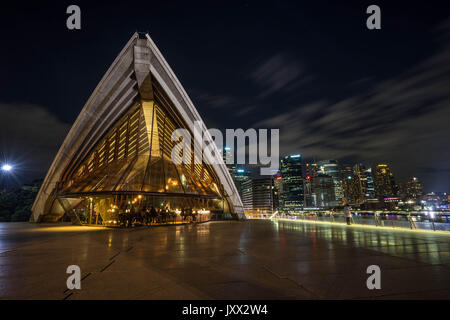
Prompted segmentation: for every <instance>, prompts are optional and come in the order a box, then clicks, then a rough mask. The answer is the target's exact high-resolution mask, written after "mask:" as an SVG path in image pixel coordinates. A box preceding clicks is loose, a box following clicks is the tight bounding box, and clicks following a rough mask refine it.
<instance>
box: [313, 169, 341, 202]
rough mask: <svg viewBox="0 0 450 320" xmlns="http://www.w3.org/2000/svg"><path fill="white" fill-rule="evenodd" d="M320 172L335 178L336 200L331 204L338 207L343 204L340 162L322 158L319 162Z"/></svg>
mask: <svg viewBox="0 0 450 320" xmlns="http://www.w3.org/2000/svg"><path fill="white" fill-rule="evenodd" d="M318 164H319V166H320V172H321V173H322V174H325V175H327V176H330V177H331V178H332V179H333V189H334V199H335V200H334V202H333V203H330V206H332V207H336V206H340V205H342V186H341V173H340V170H339V163H338V162H337V160H322V161H319V162H318Z"/></svg>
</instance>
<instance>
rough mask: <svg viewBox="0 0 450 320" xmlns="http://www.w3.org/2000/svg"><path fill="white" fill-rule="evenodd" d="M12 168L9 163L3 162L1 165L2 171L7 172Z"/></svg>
mask: <svg viewBox="0 0 450 320" xmlns="http://www.w3.org/2000/svg"><path fill="white" fill-rule="evenodd" d="M12 168H13V167H12V166H11V165H9V164H4V165H2V171H6V172H8V171H11V170H12Z"/></svg>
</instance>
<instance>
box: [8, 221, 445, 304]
mask: <svg viewBox="0 0 450 320" xmlns="http://www.w3.org/2000/svg"><path fill="white" fill-rule="evenodd" d="M69 265H78V266H80V268H81V271H82V272H81V273H82V278H83V280H82V282H81V286H82V289H81V290H72V291H69V290H67V288H66V280H67V277H68V276H69V275H68V274H66V268H67V267H68V266H69ZM369 265H378V266H380V268H381V290H368V289H367V286H366V280H367V278H368V277H369V275H368V274H367V273H366V269H367V267H368V266H369ZM372 298H378V299H449V298H450V235H447V234H439V233H431V232H428V233H427V232H409V231H396V230H376V229H368V228H364V227H351V228H349V227H346V226H343V225H333V226H332V225H326V224H312V223H303V222H296V221H269V220H253V221H247V222H235V221H230V222H209V223H204V224H197V225H186V226H160V227H150V228H146V227H145V228H137V229H104V228H91V227H73V226H69V225H34V224H28V223H0V299H69V300H75V299H372Z"/></svg>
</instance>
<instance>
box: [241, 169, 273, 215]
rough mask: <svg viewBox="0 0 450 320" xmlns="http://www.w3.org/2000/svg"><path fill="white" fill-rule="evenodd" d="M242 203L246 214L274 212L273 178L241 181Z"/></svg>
mask: <svg viewBox="0 0 450 320" xmlns="http://www.w3.org/2000/svg"><path fill="white" fill-rule="evenodd" d="M242 203H243V205H244V210H245V213H246V214H249V215H257V214H272V213H273V212H274V184H273V178H272V177H267V178H256V179H249V180H247V181H245V182H243V183H242Z"/></svg>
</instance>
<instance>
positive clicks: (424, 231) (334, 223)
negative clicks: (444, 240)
mask: <svg viewBox="0 0 450 320" xmlns="http://www.w3.org/2000/svg"><path fill="white" fill-rule="evenodd" d="M275 220H279V221H292V222H297V223H311V224H326V225H330V226H341V227H346V228H356V229H358V228H362V229H372V230H386V231H394V232H415V233H431V234H443V235H447V236H450V232H449V231H433V230H426V229H414V230H411V229H406V228H405V229H401V228H392V227H382V226H378V227H377V226H370V225H363V224H351V225H347V223H345V222H328V221H313V220H301V219H284V218H275Z"/></svg>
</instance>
